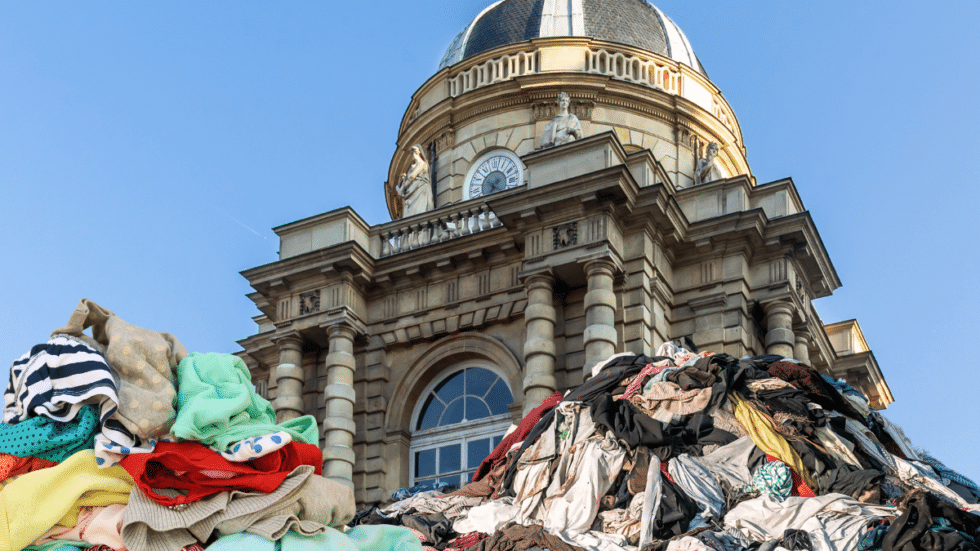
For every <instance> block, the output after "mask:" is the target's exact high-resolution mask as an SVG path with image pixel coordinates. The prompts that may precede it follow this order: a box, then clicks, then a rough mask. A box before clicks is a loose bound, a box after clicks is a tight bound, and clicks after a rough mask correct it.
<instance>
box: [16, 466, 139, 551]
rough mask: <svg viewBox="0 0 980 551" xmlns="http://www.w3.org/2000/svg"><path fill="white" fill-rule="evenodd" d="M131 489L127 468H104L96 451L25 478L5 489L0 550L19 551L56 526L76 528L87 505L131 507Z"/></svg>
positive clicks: (17, 480) (18, 479) (20, 478)
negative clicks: (129, 505)
mask: <svg viewBox="0 0 980 551" xmlns="http://www.w3.org/2000/svg"><path fill="white" fill-rule="evenodd" d="M132 488H133V478H132V477H131V476H129V473H127V472H126V470H125V469H123V468H122V467H118V466H116V467H110V468H108V469H100V468H99V467H98V466H97V465H96V464H95V452H94V451H92V450H84V451H80V452H78V453H76V454H74V455H72V456H71V457H69V458H68V459H66V460H65V462H64V463H61V464H59V465H56V466H54V467H50V468H47V469H41V470H39V471H34V472H30V473H27V474H24V475H22V476H20V477H18V478H17V479H16V480H14V481H12V482H10V483H9V484H7V485H6V486H5V487H4V488H3V489H2V490H0V551H20V550H21V549H23V548H25V547H27V546H28V545H30V544H31V543H33V542H34V540H36V539H37V538H38V537H40V536H41V535H43V534H44V533H45V532H47V531H48V530H50V529H51V528H52V527H54V526H55V525H56V524H60V525H63V526H67V527H71V526H74V525H75V524H77V523H78V513H79V510H80V508H81V507H83V506H88V505H111V504H113V503H129V492H130V490H132Z"/></svg>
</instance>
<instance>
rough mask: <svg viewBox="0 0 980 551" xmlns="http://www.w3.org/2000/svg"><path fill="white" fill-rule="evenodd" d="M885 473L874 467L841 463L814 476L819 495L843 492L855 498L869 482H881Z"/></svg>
mask: <svg viewBox="0 0 980 551" xmlns="http://www.w3.org/2000/svg"><path fill="white" fill-rule="evenodd" d="M884 477H885V474H884V473H882V472H881V471H877V470H874V469H863V470H862V469H858V468H857V467H852V466H850V465H848V464H841V465H839V466H837V468H834V469H830V470H828V471H827V472H825V473H823V475H822V476H818V477H816V479H817V485H818V486H819V487H820V489H819V493H820V495H825V494H832V493H835V494H844V495H846V496H851V497H853V498H854V499H857V498H858V497H860V496H861V494H862V493H863V492H864V490H865V488H867V487H868V486H869V485H871V484H881V480H882V479H883V478H884Z"/></svg>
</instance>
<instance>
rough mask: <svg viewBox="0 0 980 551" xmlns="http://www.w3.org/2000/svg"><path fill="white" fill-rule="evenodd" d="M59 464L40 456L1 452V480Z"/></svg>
mask: <svg viewBox="0 0 980 551" xmlns="http://www.w3.org/2000/svg"><path fill="white" fill-rule="evenodd" d="M57 464H58V463H57V462H55V461H48V460H47V459H41V458H40V457H17V456H16V455H8V454H5V453H0V480H7V479H8V478H10V477H12V476H17V475H19V474H27V473H29V472H31V471H38V470H41V469H47V468H48V467H54V466H55V465H57Z"/></svg>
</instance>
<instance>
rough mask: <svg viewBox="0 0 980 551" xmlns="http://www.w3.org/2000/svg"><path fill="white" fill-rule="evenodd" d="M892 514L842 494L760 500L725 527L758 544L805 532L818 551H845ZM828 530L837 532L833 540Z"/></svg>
mask: <svg viewBox="0 0 980 551" xmlns="http://www.w3.org/2000/svg"><path fill="white" fill-rule="evenodd" d="M893 512H894V509H893V508H891V507H883V506H877V505H868V504H866V503H861V502H860V501H857V500H856V499H853V498H850V497H847V496H844V495H841V494H827V495H823V496H817V497H809V498H807V497H792V496H791V497H788V498H786V499H785V500H783V501H776V500H775V499H772V498H771V497H770V496H760V497H758V498H755V499H750V500H747V501H743V502H742V503H740V504H738V505H737V506H736V507H734V508H733V509H732V510H730V511H729V512H728V514H726V515H725V527H726V528H730V529H735V530H737V531H739V532H741V533H742V534H743V535H744V536H746V537H748V538H749V539H751V540H754V541H759V542H762V541H767V540H771V539H777V538H781V537H782V535H783V533H784V532H785V531H786V530H791V529H792V530H805V531H808V532H810V533H811V535H812V536H813V540H814V541H813V544H814V549H815V550H816V551H845V550H848V549H854V548H855V547H856V545H857V541H858V539H860V536H861V535H863V534H864V529H863V527H864V526H865V525H867V523H868V522H870V521H871V520H875V519H880V518H884V517H886V516H888V515H890V514H892V513H893ZM842 520H843V521H846V522H841V521H842ZM828 529H831V530H833V531H834V539H832V540H831V539H828V538H827V534H826V530H828ZM818 532H823V533H818Z"/></svg>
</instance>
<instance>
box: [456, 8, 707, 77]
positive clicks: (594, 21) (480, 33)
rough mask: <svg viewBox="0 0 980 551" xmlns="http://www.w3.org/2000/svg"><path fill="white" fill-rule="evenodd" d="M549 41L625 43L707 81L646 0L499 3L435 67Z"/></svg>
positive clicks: (672, 26)
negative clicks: (583, 38) (559, 38)
mask: <svg viewBox="0 0 980 551" xmlns="http://www.w3.org/2000/svg"><path fill="white" fill-rule="evenodd" d="M547 36H587V37H591V38H598V39H600V40H607V41H609V42H618V43H620V44H628V45H630V46H636V47H637V48H642V49H644V50H647V51H650V52H654V53H658V54H660V55H663V56H667V57H669V58H671V59H674V60H675V61H679V62H681V63H684V64H686V65H688V66H690V67H691V68H693V69H695V70H697V71H698V72H700V73H701V74H703V75H705V76H707V74H706V73H705V71H704V68H703V67H702V66H701V63H700V62H699V61H698V58H697V56H696V55H694V49H693V48H691V44H690V42H688V40H687V37H686V36H684V33H683V31H681V29H680V27H678V26H677V24H676V23H674V22H673V21H671V20H670V18H669V17H667V16H666V15H664V13H663V12H662V11H660V9H658V8H657V7H656V6H654V5H653V4H650V3H648V2H646V1H644V0H568V1H566V0H499V1H498V2H495V3H494V4H492V5H490V6H489V7H487V8H486V9H485V10H483V11H482V12H481V13H480V15H478V16H476V19H474V20H473V22H472V23H470V24H469V25H467V26H466V28H465V29H463V31H462V32H460V33H459V34H458V35H457V36H456V39H455V40H453V43H452V44H451V45H450V46H449V49H448V50H446V55H445V56H443V58H442V63H440V64H439V68H440V69H441V68H443V67H447V66H449V65H453V64H455V63H459V62H460V61H462V60H464V59H466V58H468V57H472V56H475V55H477V54H480V53H482V52H485V51H487V50H492V49H493V48H497V47H499V46H504V45H507V44H515V43H518V42H524V41H527V40H531V39H532V38H538V37H547Z"/></svg>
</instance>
